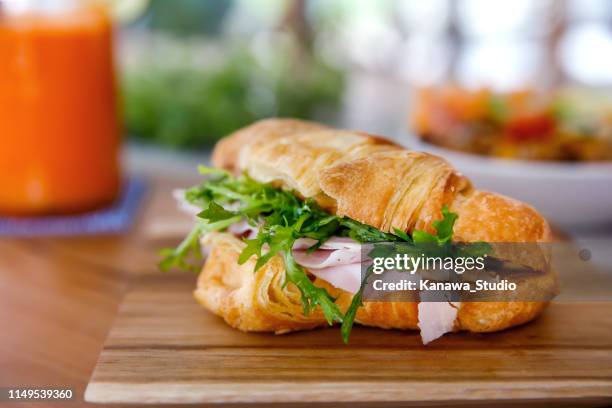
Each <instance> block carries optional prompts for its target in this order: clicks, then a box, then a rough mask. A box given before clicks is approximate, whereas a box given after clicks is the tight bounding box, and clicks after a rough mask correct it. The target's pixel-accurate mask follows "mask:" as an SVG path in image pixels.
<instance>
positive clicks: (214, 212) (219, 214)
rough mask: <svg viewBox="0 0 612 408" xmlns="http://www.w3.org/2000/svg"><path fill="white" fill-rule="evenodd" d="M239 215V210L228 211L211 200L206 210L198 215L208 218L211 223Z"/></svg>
mask: <svg viewBox="0 0 612 408" xmlns="http://www.w3.org/2000/svg"><path fill="white" fill-rule="evenodd" d="M237 216H239V214H238V213H237V212H234V211H228V210H226V209H225V208H223V207H221V206H220V205H219V204H217V203H215V202H214V201H211V202H210V203H209V204H208V207H207V208H206V209H205V210H204V211H201V212H200V213H198V217H200V218H202V219H205V220H208V222H209V223H214V222H217V221H223V220H227V219H228V218H233V217H237Z"/></svg>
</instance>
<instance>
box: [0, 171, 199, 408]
mask: <svg viewBox="0 0 612 408" xmlns="http://www.w3.org/2000/svg"><path fill="white" fill-rule="evenodd" d="M144 176H145V177H147V178H148V180H149V181H150V185H149V187H150V188H149V191H148V196H147V198H146V199H145V202H144V204H143V206H142V208H141V211H140V212H139V217H138V219H137V224H136V226H135V228H134V229H133V230H131V231H130V232H129V233H127V234H124V235H116V236H93V237H74V238H51V237H49V238H33V239H24V238H19V239H16V238H8V237H0V323H1V327H0V386H3V387H7V386H20V387H25V386H32V387H48V386H55V387H69V388H73V389H74V391H75V401H74V402H71V403H70V407H71V408H77V407H84V406H91V404H87V403H85V401H84V399H83V394H84V391H85V387H86V385H87V382H88V381H89V378H90V376H91V373H92V371H93V368H94V366H95V364H96V361H97V359H98V356H99V353H100V350H101V349H102V346H103V344H104V340H105V338H106V336H107V334H108V331H109V330H110V328H111V326H112V323H113V320H114V318H115V315H116V313H117V310H118V308H119V305H120V304H121V301H122V299H123V295H124V294H125V292H126V291H127V290H128V289H129V287H130V285H131V281H132V279H133V278H134V277H137V276H142V275H146V274H150V273H157V268H156V262H157V260H158V259H159V258H158V254H157V253H158V251H159V248H160V246H162V245H164V244H166V245H167V244H174V243H176V242H177V239H178V238H176V237H175V239H171V240H166V241H159V240H151V239H150V238H149V234H148V227H149V226H150V225H151V224H152V223H153V220H166V221H165V222H169V221H168V220H174V219H177V218H178V219H180V215H179V214H178V213H177V211H176V204H175V203H174V202H173V200H172V197H171V196H170V195H169V191H170V190H171V189H172V188H176V187H179V186H181V187H184V186H188V185H190V184H191V183H192V182H193V181H194V180H195V178H193V179H184V178H182V177H181V178H179V177H177V178H162V177H159V176H152V175H147V174H144ZM31 405H32V404H28V403H18V404H13V405H12V406H16V407H21V408H24V407H28V406H31ZM0 406H2V408H5V406H6V407H10V406H11V404H6V403H0ZM35 406H36V407H37V408H43V407H52V408H58V407H60V406H63V405H62V404H58V403H53V402H50V403H45V402H43V403H39V404H38V403H37V404H36V405H35ZM98 407H99V405H98ZM114 407H116V406H114Z"/></svg>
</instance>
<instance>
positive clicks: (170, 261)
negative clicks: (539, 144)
mask: <svg viewBox="0 0 612 408" xmlns="http://www.w3.org/2000/svg"><path fill="white" fill-rule="evenodd" d="M201 234H202V225H201V224H200V223H198V224H196V225H195V226H194V227H193V228H192V230H191V232H190V233H189V235H187V237H186V238H185V239H184V240H183V241H182V242H181V243H180V244H179V245H178V246H177V247H176V248H175V249H169V248H166V249H162V250H161V251H160V255H161V256H162V257H163V258H162V260H161V261H160V262H159V268H160V269H161V270H162V271H164V272H167V271H169V270H170V269H172V268H179V269H185V270H190V271H197V270H198V266H197V265H193V264H190V263H189V262H188V261H187V258H188V257H189V256H190V254H192V255H194V256H195V257H196V258H200V254H201V252H200V246H199V240H200V235H201Z"/></svg>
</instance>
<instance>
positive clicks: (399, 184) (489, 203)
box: [195, 119, 551, 337]
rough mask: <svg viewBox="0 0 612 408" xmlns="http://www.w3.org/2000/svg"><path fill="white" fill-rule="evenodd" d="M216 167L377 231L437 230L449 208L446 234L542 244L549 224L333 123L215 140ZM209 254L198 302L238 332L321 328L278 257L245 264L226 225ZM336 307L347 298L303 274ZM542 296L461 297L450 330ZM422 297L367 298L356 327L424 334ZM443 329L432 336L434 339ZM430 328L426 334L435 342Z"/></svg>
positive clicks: (513, 315)
mask: <svg viewBox="0 0 612 408" xmlns="http://www.w3.org/2000/svg"><path fill="white" fill-rule="evenodd" d="M212 162H213V165H214V166H216V167H218V168H222V169H226V170H228V171H229V172H231V173H233V174H247V175H248V177H250V178H251V179H253V180H255V181H257V182H260V183H269V185H272V186H274V187H276V188H278V189H282V190H284V191H291V192H292V193H293V194H295V195H296V196H297V197H298V198H299V199H302V200H305V199H312V200H314V202H316V204H317V205H318V206H319V207H320V208H321V209H322V210H324V211H325V212H327V213H329V214H331V215H336V216H337V217H346V218H348V219H351V220H355V221H357V222H359V223H362V224H365V225H368V226H371V227H374V228H376V229H378V230H380V231H382V232H385V233H392V232H393V231H396V230H401V231H405V232H406V233H408V234H410V233H413V231H417V230H419V231H424V232H428V233H435V228H434V223H435V221H437V220H440V219H441V217H442V209H443V208H445V207H446V208H448V209H449V210H450V211H452V212H453V213H455V214H457V215H458V218H457V220H456V223H455V225H454V235H453V241H460V242H479V241H485V242H548V241H550V239H551V232H550V228H549V225H548V223H547V222H546V220H545V219H544V218H542V216H540V214H538V213H537V212H536V211H535V210H534V209H533V208H531V207H530V206H528V205H526V204H524V203H521V202H519V201H516V200H513V199H510V198H507V197H504V196H501V195H498V194H494V193H489V192H484V191H479V190H477V189H474V188H473V187H472V185H471V184H470V182H469V180H467V179H466V178H465V177H463V176H462V175H461V174H459V173H458V172H457V171H455V170H454V169H453V167H452V166H451V165H449V164H448V163H447V162H446V161H444V160H443V159H441V158H439V157H436V156H433V155H429V154H426V153H421V152H415V151H411V150H407V149H405V148H403V147H401V146H398V145H396V144H394V143H392V142H389V141H387V140H385V139H383V138H381V137H377V136H372V135H369V134H366V133H361V132H354V131H347V130H337V129H332V128H329V127H326V126H323V125H319V124H316V123H311V122H305V121H299V120H293V119H268V120H263V121H260V122H257V123H255V124H253V125H251V126H248V127H246V128H243V129H240V130H238V131H237V132H235V133H233V134H232V135H230V136H228V137H226V138H224V139H222V140H221V141H220V142H219V143H218V144H217V146H216V147H215V149H214V152H213V156H212ZM202 245H204V246H206V247H207V248H208V250H207V253H208V256H207V259H206V263H205V265H204V268H203V269H202V272H201V274H200V276H199V279H198V283H197V289H196V290H195V298H196V299H197V301H198V302H199V303H200V304H202V305H203V306H204V307H206V308H207V309H208V310H210V311H212V312H213V313H215V314H217V315H219V316H221V317H222V318H223V319H224V320H225V321H226V322H227V323H228V324H229V325H230V326H232V327H234V328H237V329H239V330H243V331H257V332H274V333H277V334H279V333H286V332H289V331H296V330H305V329H312V328H315V327H318V326H323V325H326V324H328V320H329V319H326V316H325V315H324V313H323V311H322V310H321V308H318V307H316V308H314V309H313V310H311V311H310V312H309V313H307V314H306V313H305V310H304V305H303V299H302V294H301V293H300V289H299V288H298V287H297V286H296V285H294V284H292V283H291V282H289V283H287V276H286V264H285V262H284V259H283V258H282V256H281V255H280V254H276V255H274V256H273V257H272V258H271V259H269V261H268V262H266V263H265V264H264V265H263V266H261V267H260V268H259V269H258V270H257V271H255V272H254V270H255V262H256V257H255V256H252V257H250V258H249V259H246V260H245V259H243V260H242V263H241V264H240V263H239V262H238V261H239V257H240V254H241V253H242V252H243V250H244V249H245V245H246V243H245V241H244V240H243V239H241V237H240V235H239V234H238V235H237V234H235V233H232V232H231V231H229V230H221V231H216V232H209V233H206V234H205V235H204V236H203V237H202ZM308 276H309V279H310V281H312V283H314V285H315V286H316V287H319V288H324V289H325V290H327V291H328V293H329V294H330V296H331V297H332V298H333V299H334V301H335V304H336V305H337V306H338V308H339V310H341V311H346V310H347V308H348V307H349V304H350V303H351V300H352V298H353V294H352V293H350V292H348V291H346V290H343V289H342V288H339V287H337V286H335V285H333V284H331V283H330V282H329V281H327V280H325V279H321V278H320V277H318V276H315V275H312V274H310V273H308ZM546 304H547V302H545V301H537V302H536V301H512V302H464V303H461V304H460V305H459V306H458V307H457V310H456V311H455V313H454V314H453V315H452V318H451V320H450V324H451V326H450V328H447V330H446V331H460V330H465V331H470V332H492V331H498V330H503V329H506V328H509V327H512V326H515V325H519V324H522V323H525V322H527V321H529V320H532V319H533V318H535V317H536V316H537V315H538V314H539V313H541V312H542V310H543V309H544V308H545V306H546ZM426 318H427V317H426V316H425V315H422V316H419V303H418V302H372V301H370V302H368V301H365V302H364V303H363V306H362V307H361V308H359V309H358V311H357V314H356V317H355V322H357V323H359V324H362V325H366V326H374V327H380V328H386V329H388V328H394V329H417V330H418V329H419V328H420V329H421V330H424V326H426V325H427V322H426V321H424V319H426ZM438 335H439V334H438ZM438 335H436V336H434V337H437V336H438Z"/></svg>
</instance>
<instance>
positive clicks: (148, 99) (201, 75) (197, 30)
mask: <svg viewBox="0 0 612 408" xmlns="http://www.w3.org/2000/svg"><path fill="white" fill-rule="evenodd" d="M238 3H239V2H230V1H227V0H214V1H213V0H211V1H210V2H209V1H207V2H200V1H195V0H177V1H173V2H170V1H166V0H151V1H150V3H149V7H148V9H147V11H146V13H145V14H143V15H142V16H141V18H140V19H139V20H135V21H134V22H133V24H132V26H133V27H134V28H135V29H136V31H135V32H136V34H139V35H140V37H143V36H142V34H143V33H145V34H146V35H145V36H144V37H143V38H145V39H147V41H145V42H144V43H136V45H137V47H136V48H135V49H133V50H131V51H130V53H128V55H127V57H128V58H127V59H128V60H130V61H131V63H129V64H123V69H122V73H121V92H122V97H123V107H124V118H125V124H126V127H127V131H128V133H129V134H130V136H132V137H134V138H137V139H141V140H145V141H151V142H154V143H159V144H163V145H166V146H171V147H175V148H199V147H208V146H211V145H212V144H214V142H216V141H217V140H218V139H219V138H221V137H223V136H225V135H227V134H228V133H230V132H232V131H234V130H236V129H238V128H240V127H242V126H245V125H247V124H249V123H251V122H253V121H255V120H258V119H262V118H266V117H273V116H284V117H296V118H303V119H330V118H331V119H333V117H334V113H335V112H336V111H337V109H338V106H339V104H340V102H341V97H342V93H343V89H344V77H343V73H342V72H341V71H340V70H339V69H336V68H332V67H330V66H329V65H327V64H326V63H324V62H323V61H322V60H321V59H320V58H319V57H318V55H317V53H316V52H315V50H314V48H315V47H314V46H313V43H314V41H313V35H312V29H311V27H310V23H309V21H308V19H307V12H306V3H305V2H304V1H303V0H291V1H288V2H286V3H279V10H280V11H281V13H280V15H279V16H277V17H276V18H277V20H276V21H272V22H270V23H269V25H270V26H268V27H260V28H259V30H263V31H259V32H261V33H263V37H264V41H263V42H261V41H259V42H257V44H255V43H252V41H251V38H246V39H245V38H238V39H236V38H235V39H233V40H228V39H223V38H220V37H219V35H222V27H223V24H222V23H221V21H222V20H224V18H225V17H226V16H227V14H228V11H229V8H230V6H229V5H230V4H234V5H237V4H238ZM142 28H146V30H144V31H142ZM139 30H140V31H139ZM129 33H130V32H129V30H128V31H127V32H126V33H124V34H125V36H124V40H125V39H129ZM138 38H139V36H138V35H137V36H136V39H138ZM140 39H142V38H140ZM251 46H253V47H251Z"/></svg>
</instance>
